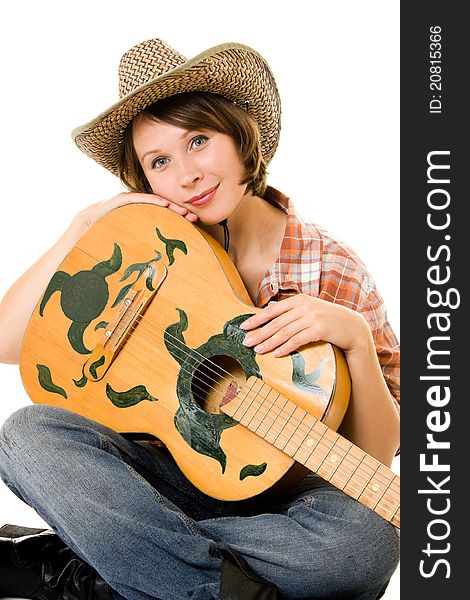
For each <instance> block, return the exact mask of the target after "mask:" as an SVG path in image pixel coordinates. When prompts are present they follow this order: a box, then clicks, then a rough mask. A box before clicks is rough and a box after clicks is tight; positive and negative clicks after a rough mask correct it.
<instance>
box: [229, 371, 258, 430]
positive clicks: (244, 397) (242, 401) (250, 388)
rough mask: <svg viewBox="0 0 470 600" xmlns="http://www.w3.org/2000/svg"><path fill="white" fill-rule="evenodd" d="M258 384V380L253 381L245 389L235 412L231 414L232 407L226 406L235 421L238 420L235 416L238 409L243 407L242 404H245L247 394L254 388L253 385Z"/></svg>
mask: <svg viewBox="0 0 470 600" xmlns="http://www.w3.org/2000/svg"><path fill="white" fill-rule="evenodd" d="M257 382H258V379H253V381H252V383H251V385H250V387H249V388H248V389H247V391H246V393H245V395H244V396H243V397H242V398H241V400H240V402H239V403H238V404H237V407H236V408H235V410H234V411H233V412H231V409H232V407H231V406H230V405H228V407H227V408H229V409H230V412H231V416H232V417H233V418H234V419H236V420H237V421H238V420H239V418H238V417H237V416H236V414H237V411H238V409H239V408H240V407H243V403H244V402H245V400H246V398H247V397H248V394H249V393H250V392H251V391H252V389H253V388H254V386H255V384H256V383H257Z"/></svg>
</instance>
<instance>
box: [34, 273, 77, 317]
mask: <svg viewBox="0 0 470 600" xmlns="http://www.w3.org/2000/svg"><path fill="white" fill-rule="evenodd" d="M69 279H70V275H69V274H68V273H65V271H56V272H55V273H54V275H53V276H52V278H51V280H50V281H49V284H48V286H47V288H46V291H45V292H44V295H43V297H42V300H41V304H40V306H39V314H40V316H41V317H42V316H43V314H44V308H45V306H46V304H47V303H48V302H49V299H50V297H51V296H52V294H53V293H54V292H58V291H62V289H63V287H64V285H65V284H66V283H67V281H68V280H69Z"/></svg>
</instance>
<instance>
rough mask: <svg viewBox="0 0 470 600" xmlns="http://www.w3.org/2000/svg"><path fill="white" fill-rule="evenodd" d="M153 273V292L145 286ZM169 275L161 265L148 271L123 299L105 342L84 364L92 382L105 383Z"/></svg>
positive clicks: (100, 342) (96, 348)
mask: <svg viewBox="0 0 470 600" xmlns="http://www.w3.org/2000/svg"><path fill="white" fill-rule="evenodd" d="M153 270H155V273H154V274H153V279H152V286H151V287H152V288H153V289H152V290H150V289H149V288H148V287H147V285H146V281H147V279H148V278H149V277H150V276H151V275H152V271H153ZM167 272H168V271H167V268H166V267H165V265H163V264H162V263H158V264H157V265H155V266H154V267H148V268H147V269H146V270H145V271H143V273H142V274H141V275H140V277H139V278H138V279H137V281H136V282H135V283H134V285H133V286H132V288H131V289H130V290H129V291H128V292H127V294H126V295H125V296H124V299H123V302H122V305H121V306H120V307H119V309H118V310H117V313H116V316H115V317H114V319H112V320H111V321H110V322H109V324H108V325H107V327H106V329H105V331H104V333H103V336H102V338H101V339H100V341H99V342H98V343H97V344H96V346H95V347H94V348H93V350H92V353H91V354H90V357H89V358H88V360H87V362H86V363H85V366H84V374H85V375H86V376H87V377H88V379H89V380H90V381H99V380H100V379H103V377H104V376H105V374H106V373H107V371H108V370H109V368H110V367H111V365H112V363H113V361H114V359H115V358H116V356H117V355H118V353H119V351H120V350H121V349H122V348H123V346H124V344H125V343H126V340H127V339H128V337H129V336H130V335H131V331H132V330H133V329H134V327H135V326H136V324H137V323H138V322H139V320H140V318H141V317H142V315H143V314H144V312H145V311H146V309H147V308H148V306H149V304H150V302H151V300H152V299H153V296H154V295H155V294H156V293H157V290H158V289H159V287H160V286H161V285H162V283H163V281H164V279H165V277H166V276H167Z"/></svg>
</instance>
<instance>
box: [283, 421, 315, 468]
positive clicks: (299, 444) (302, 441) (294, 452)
mask: <svg viewBox="0 0 470 600" xmlns="http://www.w3.org/2000/svg"><path fill="white" fill-rule="evenodd" d="M309 418H310V419H312V420H314V421H315V422H316V419H314V418H313V417H312V416H311V415H310V414H309V413H305V415H304V417H303V418H302V421H303V420H304V419H307V420H308V419H309ZM312 430H313V425H311V426H310V427H309V425H308V424H307V431H306V432H305V433H304V435H303V437H302V438H301V439H300V442H299V443H298V444H297V448H296V449H295V450H293V451H292V454H291V456H292V457H293V458H295V460H297V462H300V461H299V460H298V458H297V457H296V455H297V452H298V451H299V450H300V449H301V448H302V446H303V444H304V442H305V439H306V438H307V436H309V435H310V434H311V433H312ZM289 454H290V453H289Z"/></svg>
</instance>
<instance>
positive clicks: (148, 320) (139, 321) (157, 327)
mask: <svg viewBox="0 0 470 600" xmlns="http://www.w3.org/2000/svg"><path fill="white" fill-rule="evenodd" d="M129 310H131V311H132V309H129ZM134 313H135V311H134ZM135 314H136V313H135ZM144 319H145V325H143V327H145V328H146V329H147V330H149V331H151V332H152V333H154V334H155V332H154V331H152V329H151V328H150V327H148V326H147V324H146V323H147V322H149V323H151V324H153V325H154V326H155V328H156V329H158V330H159V334H160V332H161V331H163V329H162V328H161V327H159V326H158V325H157V324H156V323H154V322H153V321H151V320H150V319H148V318H146V317H145V318H144V317H143V316H140V320H138V321H137V323H136V324H135V325H134V324H133V325H132V329H135V327H136V326H137V324H139V323H141V321H143V320H144ZM167 333H168V332H167ZM168 336H169V337H173V338H174V339H175V340H176V341H177V342H179V343H180V344H183V343H184V342H182V341H181V340H180V339H179V338H176V337H175V336H173V335H172V334H168ZM146 345H147V344H146ZM174 345H175V344H174ZM184 345H185V346H186V344H184ZM147 346H148V345H147ZM148 347H152V346H148ZM195 352H196V354H199V356H202V358H203V359H204V360H205V361H208V362H209V363H211V364H214V366H216V367H218V368H219V366H218V365H217V364H216V363H212V361H210V359H207V358H206V357H204V355H201V354H200V353H198V352H197V351H195ZM187 354H188V355H189V353H187ZM167 358H168V359H169V357H167ZM201 364H202V362H201ZM182 370H183V369H182ZM220 370H221V371H223V372H225V373H228V372H227V371H225V370H224V369H221V368H220ZM188 372H189V371H188ZM228 374H229V375H230V376H231V379H232V381H233V379H234V377H233V376H232V375H231V374H230V373H228ZM194 378H195V377H193V379H194ZM223 379H225V378H223ZM235 379H236V378H235ZM203 383H205V382H203ZM239 383H241V382H239ZM243 385H244V384H242V387H243ZM198 387H199V386H198ZM209 387H211V388H212V389H214V391H215V393H216V394H218V395H220V396H221V394H220V392H218V390H216V389H215V388H213V386H209ZM199 389H200V390H201V391H203V392H204V391H206V390H205V389H202V388H200V387H199ZM221 397H222V398H223V396H221ZM252 401H253V399H252V400H251V402H252ZM259 408H260V407H258V409H257V410H259ZM283 413H284V411H282V412H281V413H280V415H277V416H282V415H283ZM253 416H254V415H253ZM301 424H302V423H301V421H299V423H298V425H301ZM331 431H333V430H331ZM281 433H283V431H282V429H281V430H280V431H279V434H281ZM285 445H287V442H286V444H285ZM331 448H332V446H331V447H330V449H331ZM346 456H347V455H345V456H343V459H344V458H346ZM372 458H373V457H372ZM374 460H375V459H374ZM349 462H351V461H349ZM367 467H368V468H370V469H372V467H370V466H368V465H367ZM384 467H385V465H384ZM385 468H387V467H385ZM382 477H383V478H385V475H383V476H382ZM393 478H395V475H394V476H393ZM385 481H388V479H385Z"/></svg>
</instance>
